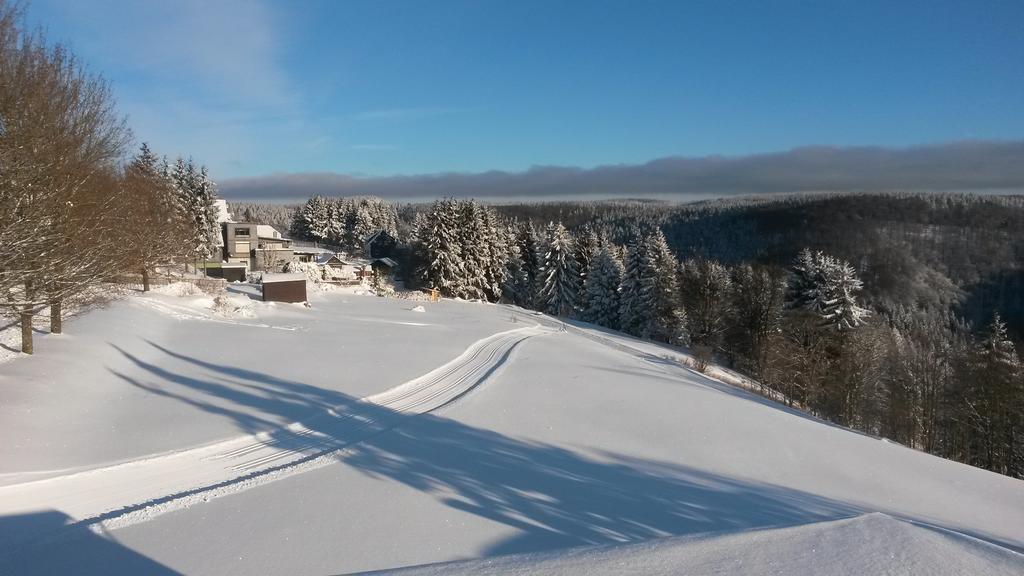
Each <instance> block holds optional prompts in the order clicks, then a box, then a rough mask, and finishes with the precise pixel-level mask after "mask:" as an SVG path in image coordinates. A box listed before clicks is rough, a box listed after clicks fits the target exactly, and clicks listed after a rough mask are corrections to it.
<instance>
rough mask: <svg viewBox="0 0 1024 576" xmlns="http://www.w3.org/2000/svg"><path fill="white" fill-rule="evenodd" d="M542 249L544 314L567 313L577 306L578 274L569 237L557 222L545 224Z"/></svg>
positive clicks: (569, 313) (571, 312)
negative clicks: (545, 230) (545, 233)
mask: <svg viewBox="0 0 1024 576" xmlns="http://www.w3.org/2000/svg"><path fill="white" fill-rule="evenodd" d="M544 248H545V252H544V270H543V288H542V290H541V291H540V294H539V298H540V301H541V303H542V304H543V306H544V310H545V311H546V312H547V313H548V314H555V315H558V316H570V315H571V314H573V313H574V311H575V309H576V306H577V298H578V297H579V293H580V289H579V277H580V276H579V268H578V264H577V263H576V258H575V255H574V251H573V245H572V237H571V236H570V235H569V231H568V230H566V229H565V226H563V225H562V223H561V222H559V223H557V224H555V223H553V222H552V223H551V224H549V225H548V229H547V235H546V238H545V246H544Z"/></svg>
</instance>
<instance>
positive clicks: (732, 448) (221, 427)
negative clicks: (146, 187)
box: [0, 293, 1024, 574]
mask: <svg viewBox="0 0 1024 576" xmlns="http://www.w3.org/2000/svg"><path fill="white" fill-rule="evenodd" d="M204 298H205V297H204V296H201V295H184V296H177V295H172V294H163V295H150V296H146V297H142V298H130V299H128V300H126V301H120V302H116V303H114V304H112V305H110V306H109V307H108V308H106V309H103V310H97V311H93V312H90V313H88V314H86V315H85V316H83V317H81V318H79V319H76V320H74V321H73V322H71V323H70V324H69V326H68V327H67V330H66V331H67V333H68V334H67V335H65V336H60V337H49V336H47V337H41V338H39V342H38V343H37V354H36V355H35V356H34V357H32V358H28V359H18V360H15V361H13V362H9V363H7V364H5V365H3V366H0V433H2V434H3V438H5V440H7V439H10V440H9V441H5V442H4V443H3V444H2V445H0V474H2V475H0V484H6V486H5V487H0V515H2V516H3V517H2V518H0V541H3V542H5V543H10V542H13V541H17V542H18V544H17V545H16V546H11V545H8V546H6V547H4V546H3V545H0V557H2V558H4V560H0V572H3V573H33V572H35V573H52V572H75V573H79V574H83V573H85V574H88V573H103V574H109V573H118V572H121V573H143V572H145V573H160V572H161V571H180V572H186V573H199V574H203V573H205V574H231V573H237V574H249V573H277V574H296V573H342V572H350V571H358V570H375V569H387V568H394V567H399V566H410V565H422V564H428V563H434V562H445V561H451V560H459V559H465V558H481V557H482V558H487V559H488V560H483V561H480V562H478V563H475V564H463V565H455V566H446V567H436V566H426V567H423V568H422V570H424V571H425V572H426V573H447V571H449V570H450V571H453V572H454V573H458V572H455V571H458V570H461V571H462V572H461V573H481V572H484V571H486V570H491V571H492V572H494V573H502V572H513V573H514V572H517V571H518V572H532V571H542V572H551V573H579V572H588V573H591V572H592V573H599V574H600V573H608V574H611V573H623V572H648V573H665V574H668V573H681V572H689V573H714V574H764V573H778V574H792V573H807V574H865V573H894V574H919V573H926V574H961V573H991V574H1001V573H1008V574H1009V573H1024V557H1021V556H1020V555H1018V554H1017V553H1016V552H1014V551H1013V550H1020V549H1024V482H1020V481H1018V480H1012V479H1009V478H1006V477H1003V476H999V475H996V474H993V473H990V472H986V471H982V470H979V469H974V468H970V467H967V466H964V465H960V464H956V463H953V462H949V461H945V460H941V459H939V458H936V457H933V456H929V455H926V454H923V453H920V452H916V451H913V450H910V449H907V448H904V447H901V446H899V445H896V444H892V443H887V442H881V441H879V440H877V439H875V438H871V437H868V436H864V435H861V434H857V433H854V432H850V431H847V430H844V429H841V428H838V427H835V426H831V425H828V424H826V423H823V422H820V421H818V420H816V419H813V418H810V417H807V416H805V415H803V414H801V413H799V412H796V411H793V410H789V409H785V408H783V407H781V406H779V405H776V404H773V403H772V402H769V401H767V400H764V399H762V398H759V397H756V396H752V395H750V394H748V393H747V392H744V391H742V390H740V389H738V388H735V387H733V386H730V385H726V384H723V383H722V382H720V381H718V380H712V379H709V378H707V377H704V376H702V375H699V374H695V373H693V372H691V371H689V370H687V369H686V368H684V367H682V366H681V365H680V364H679V363H678V359H679V354H680V353H679V352H678V351H671V350H666V349H663V348H660V347H658V346H655V345H651V344H646V343H639V342H637V341H634V340H632V339H629V338H626V337H622V336H616V335H614V334H608V333H605V332H599V331H597V330H592V329H588V328H586V327H583V328H582V329H580V328H577V327H575V326H572V325H569V326H565V328H564V329H563V327H562V325H561V324H560V323H558V322H552V321H550V320H548V319H546V318H541V317H533V316H532V315H529V314H516V313H515V312H514V311H513V310H511V309H509V308H507V307H502V306H492V305H483V304H469V303H456V302H441V303H421V302H409V301H403V300H390V299H381V298H375V297H371V296H357V295H352V294H335V293H329V294H314V295H313V296H311V299H312V302H311V304H312V307H311V308H305V307H303V306H301V305H290V304H277V305H272V306H271V305H266V304H263V303H261V302H256V301H252V300H249V299H248V298H247V297H246V296H245V294H235V295H234V297H233V300H232V302H234V303H236V304H237V306H224V305H222V306H221V310H220V312H217V311H215V310H214V309H213V307H212V302H207V301H205V300H204ZM418 305H422V306H424V312H413V311H412V308H413V307H414V306H418ZM538 322H539V323H540V324H541V326H539V327H537V326H535V324H536V323H538ZM496 334H506V335H503V336H494V335H496ZM507 334H511V336H508V335H507ZM717 374H719V375H720V376H723V377H727V376H728V374H726V373H717ZM418 377H419V378H418ZM406 382H411V383H415V382H418V383H419V385H415V384H413V385H412V388H413V389H416V390H418V392H416V394H420V396H417V397H415V398H420V399H422V398H429V399H428V400H427V401H426V402H425V403H422V404H419V403H418V402H419V401H418V400H408V401H407V400H402V402H405V404H403V405H399V404H395V403H386V402H382V403H372V402H370V403H368V402H366V401H360V400H359V399H360V398H366V397H370V396H373V395H377V396H376V397H377V398H385V399H394V398H401V397H403V396H402V395H403V394H405V393H406V392H403V391H408V390H410V385H409V384H407V385H405V387H403V383H406ZM442 389H443V390H447V392H441V390H442ZM435 392H436V393H438V394H442V395H440V396H435ZM443 394H448V395H449V396H451V398H449V397H448V396H444V395H443ZM409 398H414V397H411V396H410V397H409ZM409 404H417V406H419V407H421V408H422V410H426V411H427V413H410V412H404V411H403V410H404V406H407V405H409ZM339 418H340V420H339ZM340 421H343V422H353V421H359V422H372V423H374V425H376V426H377V427H376V428H366V427H363V428H356V429H357V430H359V432H355V431H353V430H356V429H354V428H352V427H350V426H349V425H348V424H345V425H340V424H338V422H340ZM325 422H327V423H330V424H325ZM296 423H302V427H296V426H298V425H297V424H296ZM289 425H291V427H289ZM306 431H309V432H308V433H307V432H306ZM368 431H369V432H370V433H367V432H368ZM293 433H294V434H293ZM310 437H315V438H317V439H320V440H324V441H326V442H327V446H328V448H330V450H328V451H326V452H323V451H316V450H310V449H309V448H306V447H305V446H306V444H303V442H305V440H306V439H308V438H310ZM223 442H237V443H238V446H237V447H234V448H232V450H229V451H227V452H229V453H231V454H235V453H236V451H240V452H238V453H239V454H243V453H246V452H245V451H246V450H252V451H253V452H252V454H254V456H252V457H247V458H248V459H247V460H246V461H263V460H265V459H266V458H274V457H276V456H275V454H277V452H279V451H281V449H282V448H288V449H289V450H291V449H293V448H296V447H299V448H298V451H297V452H295V451H294V450H292V452H294V453H298V454H300V455H301V457H300V458H296V459H292V456H289V457H288V458H287V459H285V460H284V462H283V463H282V464H281V466H279V467H278V468H277V469H275V470H274V471H267V470H268V469H266V468H261V467H257V468H255V469H254V470H255V471H256V472H255V474H254V476H253V477H249V478H245V479H244V480H227V481H223V482H221V483H220V484H217V485H213V484H210V479H211V478H219V477H220V476H218V474H220V472H218V471H217V470H218V469H217V468H216V466H211V465H210V463H215V464H216V463H220V462H222V461H223V459H217V458H218V457H219V456H218V455H220V456H222V455H223V454H225V451H223V450H220V447H221V446H222V444H221V443H223ZM211 445H212V446H216V447H218V448H217V449H218V450H220V451H219V452H216V454H213V455H212V456H210V457H209V458H207V456H208V455H206V454H205V453H203V452H202V449H201V448H197V447H198V446H211ZM183 451H184V452H185V453H187V454H189V458H190V460H189V462H190V464H188V465H187V466H181V467H174V466H168V467H162V468H157V469H158V470H160V474H161V476H160V480H158V481H154V482H153V483H152V484H147V485H146V486H144V487H140V486H121V487H118V486H117V482H122V481H125V478H132V476H131V475H130V474H126V473H125V472H123V470H124V468H123V467H129V468H139V467H145V466H152V464H151V463H150V464H143V463H140V461H139V459H140V458H142V457H149V459H150V460H152V459H153V458H156V459H157V461H158V463H159V464H160V465H161V466H164V465H166V464H167V463H168V462H170V460H166V459H167V458H173V457H175V456H173V455H171V456H168V455H167V453H168V452H171V453H174V454H178V453H181V452H183ZM257 452H259V454H260V456H259V457H256V456H255V454H256V453H257ZM196 455H198V456H200V457H198V458H194V457H193V456H196ZM307 455H308V458H307ZM147 461H149V460H143V461H141V462H147ZM118 462H122V463H124V464H121V466H122V468H117V467H116V466H115V468H114V469H110V468H104V467H105V466H108V465H111V464H116V463H118ZM217 465H219V464H217ZM96 468H100V469H101V470H106V471H105V472H102V471H101V472H96V471H95V469H96ZM90 469H93V470H94V471H93V472H83V470H90ZM111 470H113V471H111ZM200 471H203V472H202V473H200ZM75 473H77V474H79V476H74V474H75ZM82 474H86V475H88V474H94V475H95V474H109V477H110V478H111V479H112V480H111V481H110V483H109V484H106V483H104V482H101V483H99V485H98V486H93V485H91V484H89V483H88V482H84V483H83V482H82V481H81V480H80V479H81V478H82V476H81V475H82ZM204 474H206V475H204ZM46 478H49V479H48V480H45V479H46ZM31 480H35V482H32V483H30V484H25V483H26V482H28V481H31ZM193 481H197V482H198V485H196V486H194V487H193V489H192V490H191V491H189V492H188V493H187V494H182V493H181V492H180V491H179V492H175V494H170V495H167V497H165V498H163V499H156V500H154V501H152V502H150V503H149V505H146V504H143V505H141V506H140V505H136V504H135V503H134V502H128V501H129V500H132V499H133V495H135V496H138V497H140V498H149V492H152V491H154V490H156V491H159V490H157V488H158V487H160V486H162V485H163V484H162V483H163V482H167V484H168V485H170V486H179V485H181V484H182V483H184V484H189V483H190V482H193ZM60 483H69V484H67V485H69V486H76V487H77V488H76V489H83V488H82V487H83V486H85V487H87V488H88V490H90V491H93V492H91V494H92V496H91V497H90V496H89V492H88V491H86V492H83V493H82V494H83V495H82V496H81V497H79V496H77V495H75V496H74V497H72V498H70V499H68V497H67V496H66V495H65V496H61V497H58V496H57V495H54V496H53V497H52V498H51V497H50V496H48V494H57V491H56V490H54V488H53V487H54V486H57V485H61V484H60ZM48 490H49V492H48ZM147 490H149V492H147ZM175 490H177V488H175ZM19 491H20V492H19ZM15 494H21V495H22V496H23V495H25V494H30V495H31V496H32V497H33V498H36V500H35V501H36V502H38V504H33V506H35V508H34V509H33V510H24V508H25V506H24V504H21V503H22V502H25V501H26V500H25V498H23V497H17V498H16V496H15ZM62 498H64V500H63V502H64V503H63V504H61V502H62ZM122 500H123V501H124V505H125V506H131V507H130V509H129V510H122V511H117V510H115V511H112V512H107V513H105V514H103V515H101V516H100V517H98V518H96V517H90V516H89V515H90V514H92V512H90V511H91V510H98V509H107V508H110V504H111V503H118V502H121V501H122ZM15 510H18V512H16V513H14V512H12V511H15ZM879 512H880V513H883V514H877V513H879ZM69 522H70V523H72V527H71V528H70V529H68V528H62V526H63V525H64V524H65V523H69ZM780 527H782V528H780ZM950 531H953V532H950ZM954 532H955V533H954ZM26 534H29V535H31V537H28V536H25V535H26ZM14 536H19V537H18V538H14ZM618 543H627V544H624V545H616V546H611V547H606V546H607V545H613V544H618ZM594 546H598V547H597V548H594ZM570 547H572V551H571V552H558V551H559V550H563V549H567V548H570ZM579 547H583V548H579ZM506 554H515V555H517V556H512V557H508V558H504V557H503V555H506ZM523 554H526V556H523ZM499 557H501V558H499ZM3 562H6V563H7V564H6V566H7V567H6V568H4V564H3Z"/></svg>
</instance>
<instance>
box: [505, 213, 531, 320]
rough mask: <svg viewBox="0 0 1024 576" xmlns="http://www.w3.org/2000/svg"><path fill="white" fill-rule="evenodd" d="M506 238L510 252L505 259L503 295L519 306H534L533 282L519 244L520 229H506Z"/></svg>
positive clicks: (515, 226) (513, 227)
mask: <svg viewBox="0 0 1024 576" xmlns="http://www.w3.org/2000/svg"><path fill="white" fill-rule="evenodd" d="M505 237H506V241H505V242H506V245H507V246H508V252H507V257H506V259H505V280H504V282H503V284H502V295H503V296H504V298H505V299H506V300H508V301H509V302H512V303H513V304H515V305H517V306H523V307H526V306H531V305H532V304H533V290H532V289H531V286H532V282H531V279H530V275H529V273H528V272H527V271H526V263H525V262H524V261H523V255H522V249H521V248H520V246H519V242H518V240H519V227H518V226H517V225H515V224H512V225H510V226H508V227H507V228H506V229H505Z"/></svg>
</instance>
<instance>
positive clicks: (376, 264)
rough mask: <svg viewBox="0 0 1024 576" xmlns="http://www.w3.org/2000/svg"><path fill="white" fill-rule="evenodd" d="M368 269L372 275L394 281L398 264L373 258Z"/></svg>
mask: <svg viewBox="0 0 1024 576" xmlns="http://www.w3.org/2000/svg"><path fill="white" fill-rule="evenodd" d="M370 269H371V270H373V275H374V276H378V277H381V278H386V279H388V280H394V278H395V272H397V271H398V263H397V262H395V261H394V260H392V259H391V258H374V259H373V261H371V262H370Z"/></svg>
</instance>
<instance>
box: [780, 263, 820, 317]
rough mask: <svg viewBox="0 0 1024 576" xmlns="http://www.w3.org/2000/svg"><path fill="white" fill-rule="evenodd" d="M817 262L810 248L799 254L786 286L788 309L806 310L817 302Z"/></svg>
mask: <svg viewBox="0 0 1024 576" xmlns="http://www.w3.org/2000/svg"><path fill="white" fill-rule="evenodd" d="M816 262H817V259H816V258H815V254H814V253H813V252H811V249H810V248H804V249H803V250H801V251H800V253H799V254H797V257H796V260H795V261H794V262H793V266H792V268H790V271H789V281H788V282H787V284H786V307H787V308H790V309H793V310H799V309H806V308H809V307H811V306H812V303H813V302H815V301H817V299H818V296H819V295H818V292H817V290H818V282H819V274H818V266H817V263H816Z"/></svg>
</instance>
